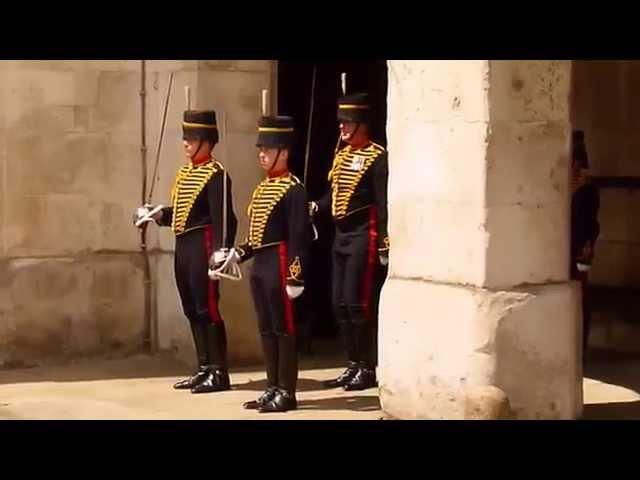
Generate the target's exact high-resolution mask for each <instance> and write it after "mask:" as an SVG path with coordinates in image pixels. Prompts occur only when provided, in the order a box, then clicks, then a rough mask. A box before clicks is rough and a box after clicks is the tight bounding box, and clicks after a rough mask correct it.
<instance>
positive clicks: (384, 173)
mask: <svg viewBox="0 0 640 480" xmlns="http://www.w3.org/2000/svg"><path fill="white" fill-rule="evenodd" d="M369 110H370V104H369V99H368V95H367V94H364V93H358V94H351V95H346V96H343V97H342V98H340V99H339V101H338V121H339V122H340V134H341V140H342V141H343V142H345V143H347V146H346V147H345V148H343V149H342V150H340V151H338V153H337V155H336V157H335V159H334V161H333V167H332V169H331V171H330V172H329V181H330V184H331V188H330V191H329V192H327V194H326V195H325V196H324V197H323V198H322V199H321V200H320V201H318V202H317V203H316V202H311V203H310V205H309V208H310V213H311V214H312V215H313V214H315V213H316V212H323V211H330V212H331V215H332V217H333V221H334V224H335V229H336V235H335V240H334V244H333V253H332V267H333V269H332V270H333V273H332V283H333V285H332V303H333V309H334V313H335V316H336V318H337V321H338V324H339V326H340V332H341V336H342V338H343V341H344V344H345V349H346V352H347V357H348V360H349V363H348V367H347V369H346V370H345V371H344V372H343V373H342V374H341V375H340V376H339V377H338V378H336V379H334V380H330V381H328V382H326V386H327V387H329V388H335V387H343V388H344V389H345V390H364V389H367V388H371V387H373V386H375V385H376V378H375V365H374V362H375V352H374V351H372V350H373V348H377V347H376V346H375V345H376V342H375V341H374V340H375V339H373V338H372V333H373V332H374V331H375V322H376V320H377V319H375V318H374V316H375V311H376V310H377V309H376V303H375V302H376V296H375V290H376V289H375V278H376V273H377V271H378V270H377V269H378V268H380V265H387V264H388V251H389V237H388V234H387V177H388V166H387V152H386V150H385V149H384V148H383V147H382V146H380V145H378V144H376V143H374V142H372V141H371V139H370V136H369V126H368V123H369V121H370V117H369ZM372 347H373V348H372Z"/></svg>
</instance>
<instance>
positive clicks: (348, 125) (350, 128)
mask: <svg viewBox="0 0 640 480" xmlns="http://www.w3.org/2000/svg"><path fill="white" fill-rule="evenodd" d="M356 125H357V123H353V122H340V137H341V138H342V141H343V142H349V140H351V139H352V138H353V132H355V130H356Z"/></svg>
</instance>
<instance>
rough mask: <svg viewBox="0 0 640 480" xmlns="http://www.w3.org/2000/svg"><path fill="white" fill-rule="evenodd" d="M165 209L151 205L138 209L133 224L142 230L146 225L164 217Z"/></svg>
mask: <svg viewBox="0 0 640 480" xmlns="http://www.w3.org/2000/svg"><path fill="white" fill-rule="evenodd" d="M163 208H164V206H162V205H156V206H153V205H149V204H146V205H143V206H142V207H138V209H137V210H136V211H135V213H134V214H133V224H134V225H135V226H136V227H138V228H140V227H141V226H142V225H144V224H145V223H148V222H153V221H155V220H159V219H160V218H161V217H162V209H163Z"/></svg>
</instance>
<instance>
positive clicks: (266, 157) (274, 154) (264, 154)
mask: <svg viewBox="0 0 640 480" xmlns="http://www.w3.org/2000/svg"><path fill="white" fill-rule="evenodd" d="M288 158H289V151H288V150H286V149H280V155H279V156H278V149H277V148H266V147H260V148H259V149H258V161H259V163H260V166H261V167H262V169H263V170H264V171H265V172H268V171H270V170H271V169H275V170H279V169H280V166H281V165H286V162H287V159H288ZM276 161H277V164H276V165H274V164H275V163H276Z"/></svg>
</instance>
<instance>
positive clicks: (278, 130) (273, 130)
mask: <svg viewBox="0 0 640 480" xmlns="http://www.w3.org/2000/svg"><path fill="white" fill-rule="evenodd" d="M293 140H294V128H293V118H292V117H285V116H276V117H262V118H260V120H259V121H258V141H257V142H256V147H267V148H287V147H291V146H292V145H293Z"/></svg>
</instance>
